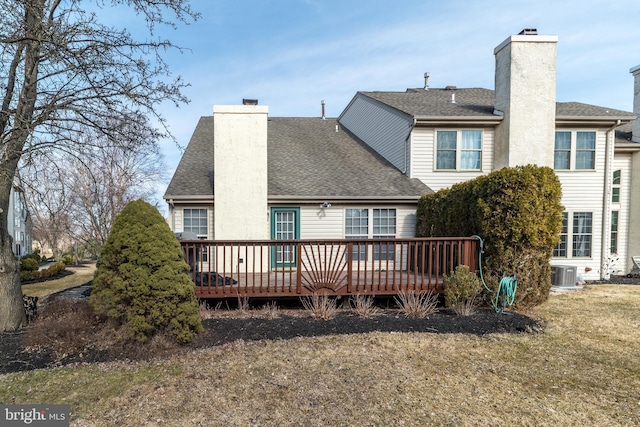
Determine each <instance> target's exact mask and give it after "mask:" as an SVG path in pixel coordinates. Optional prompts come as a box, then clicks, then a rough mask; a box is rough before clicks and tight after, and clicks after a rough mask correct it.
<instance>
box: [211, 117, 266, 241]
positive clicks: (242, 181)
mask: <svg viewBox="0 0 640 427" xmlns="http://www.w3.org/2000/svg"><path fill="white" fill-rule="evenodd" d="M268 111H269V110H268V108H267V107H266V106H258V105H235V106H228V105H216V106H214V107H213V116H214V130H213V171H214V179H213V189H214V207H213V213H214V238H215V239H217V240H225V239H233V240H238V239H239V240H264V239H268V238H269V227H268V219H267V212H268V209H267V191H268V190H267V114H268Z"/></svg>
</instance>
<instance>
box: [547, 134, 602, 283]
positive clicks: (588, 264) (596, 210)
mask: <svg viewBox="0 0 640 427" xmlns="http://www.w3.org/2000/svg"><path fill="white" fill-rule="evenodd" d="M559 131H571V132H573V134H574V135H575V133H576V131H572V130H571V129H560V130H559ZM580 131H584V129H580ZM574 141H575V139H574ZM595 147H596V150H595V152H594V168H593V169H586V170H575V169H574V167H573V166H574V164H575V163H574V159H575V155H573V157H572V163H571V167H570V169H568V170H560V169H555V171H554V172H555V173H556V175H557V176H558V178H559V180H560V184H561V185H562V204H563V205H564V207H565V211H566V212H567V213H568V227H569V229H568V231H569V238H568V241H567V257H564V258H563V257H554V258H552V260H551V264H552V265H572V266H575V267H577V271H578V274H581V275H582V276H583V278H584V279H585V280H596V279H598V278H599V277H600V271H599V270H600V261H601V251H602V243H603V242H602V230H603V228H602V227H603V223H602V222H603V216H602V214H603V210H604V207H603V200H604V197H605V193H604V182H605V176H604V169H605V168H604V164H605V147H606V132H605V131H604V130H598V131H597V132H596V134H595ZM574 148H575V146H574ZM576 212H590V213H591V214H592V217H591V226H592V233H591V242H590V245H591V255H590V256H588V257H573V256H572V251H573V239H572V237H571V234H572V232H573V228H572V227H573V215H574V213H576ZM607 227H609V224H607ZM585 268H589V269H591V270H590V271H589V272H586V271H585Z"/></svg>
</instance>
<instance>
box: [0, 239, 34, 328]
mask: <svg viewBox="0 0 640 427" xmlns="http://www.w3.org/2000/svg"><path fill="white" fill-rule="evenodd" d="M26 322H27V317H26V315H25V311H24V303H23V302H22V286H21V285H20V269H19V268H18V261H17V260H16V257H15V256H14V255H13V250H12V248H11V238H10V237H9V236H8V235H5V236H4V239H2V243H1V245H0V331H13V330H16V329H19V328H20V327H22V326H24V325H25V324H26Z"/></svg>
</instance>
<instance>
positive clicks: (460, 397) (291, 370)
mask: <svg viewBox="0 0 640 427" xmlns="http://www.w3.org/2000/svg"><path fill="white" fill-rule="evenodd" d="M639 310H640V287H639V286H592V287H588V288H587V289H586V290H585V291H582V292H573V293H566V294H562V295H554V296H552V297H551V298H550V300H549V301H548V302H547V303H545V304H544V305H542V306H541V307H538V308H537V309H535V310H534V311H532V312H531V313H530V314H531V315H533V316H539V317H541V318H542V319H544V320H545V322H546V325H547V328H546V331H545V332H544V333H540V334H520V335H514V334H490V335H486V336H482V337H479V336H472V335H463V334H448V335H438V334H430V333H379V332H378V333H371V334H361V335H346V336H325V337H317V338H299V339H295V340H290V341H260V342H252V343H245V342H236V343H233V344H229V345H225V346H222V347H218V348H213V349H207V350H199V351H197V352H192V353H190V354H185V355H181V356H175V357H172V358H170V359H167V360H162V361H160V360H158V361H152V362H139V363H129V364H126V363H105V364H96V365H85V366H76V367H64V368H57V369H47V370H41V371H32V372H24V373H17V374H8V375H2V376H0V403H18V404H19V403H49V404H53V403H66V404H70V405H71V410H72V422H71V425H73V426H141V425H145V426H153V425H181V426H199V425H207V426H244V425H258V426H272V425H282V426H286V425H308V426H333V425H339V426H341V425H380V426H387V425H394V426H395V425H405V426H429V425H438V426H475V425H506V424H509V425H536V426H544V425H548V426H560V425H561V426H595V425H597V426H626V425H629V426H632V425H638V424H640V397H639V395H638V392H637V391H638V389H640V364H638V362H637V361H638V354H640V334H638V332H637V331H638V328H639V327H640V317H639V316H638V315H637V313H638V312H639Z"/></svg>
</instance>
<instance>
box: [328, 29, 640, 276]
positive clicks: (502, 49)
mask: <svg viewBox="0 0 640 427" xmlns="http://www.w3.org/2000/svg"><path fill="white" fill-rule="evenodd" d="M556 44H557V36H544V35H538V34H537V31H535V30H524V31H523V32H522V33H520V34H518V35H514V36H511V37H509V38H507V39H506V40H505V41H504V42H502V43H501V44H500V45H498V46H497V47H496V48H495V50H494V55H495V60H496V71H495V90H488V89H479V88H471V89H458V88H456V87H454V86H449V87H446V88H444V89H433V88H429V87H428V74H425V86H424V88H420V89H408V90H406V91H405V92H358V93H357V94H356V95H355V96H354V98H353V99H352V101H351V102H350V103H349V105H348V106H347V107H346V109H345V110H344V111H343V113H342V114H341V115H340V117H339V119H338V121H339V122H340V124H341V125H343V126H344V127H345V128H347V129H348V130H349V131H351V132H352V133H353V134H354V135H355V136H357V137H358V138H359V139H361V140H362V141H364V142H365V143H366V144H368V145H369V146H370V147H372V148H373V149H374V150H376V151H377V152H379V153H381V155H383V156H384V157H385V158H387V159H388V160H389V161H390V162H392V163H393V164H394V165H395V166H396V167H397V168H398V169H399V170H403V171H406V174H407V176H409V177H410V178H418V179H420V180H421V181H423V182H425V183H427V184H428V185H429V187H430V188H432V189H433V190H439V189H442V188H446V187H449V186H451V185H453V184H455V183H457V182H461V181H465V180H468V179H472V178H475V177H477V176H480V175H482V174H486V173H488V172H491V171H493V170H496V169H500V168H502V167H505V166H518V165H525V164H537V165H539V166H549V167H552V168H554V170H555V172H556V174H557V175H558V177H559V179H560V182H561V184H562V191H563V198H562V203H563V205H564V207H565V209H566V211H565V212H564V213H563V232H562V236H561V239H562V240H561V243H560V244H559V245H558V246H557V247H556V248H555V250H554V253H553V258H552V261H551V263H552V265H566V264H568V265H572V266H575V267H576V268H577V272H578V274H580V275H581V276H582V277H583V278H584V279H585V280H590V279H598V278H600V277H606V276H607V275H608V274H610V273H612V272H618V273H620V272H622V273H624V272H626V271H628V270H629V268H630V267H631V265H632V264H631V262H630V258H631V256H632V255H637V254H640V240H639V239H638V237H640V236H638V231H637V229H634V228H632V227H631V224H638V221H640V206H639V205H638V204H639V203H640V144H638V142H640V129H639V126H638V120H637V119H636V120H635V121H633V120H634V115H633V114H632V113H629V112H625V111H619V110H614V109H611V108H604V107H598V106H594V105H587V104H582V103H577V102H556V79H555V75H556ZM631 71H632V73H634V76H635V104H634V105H635V107H634V108H635V112H636V114H638V113H639V112H640V96H639V91H640V67H636V68H634V69H632V70H631ZM632 121H633V123H634V125H633V126H634V127H633V138H631V137H630V135H631V131H630V129H631V125H630V123H631V122H632ZM636 228H637V227H636Z"/></svg>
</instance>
